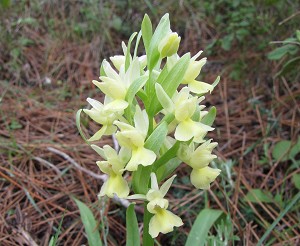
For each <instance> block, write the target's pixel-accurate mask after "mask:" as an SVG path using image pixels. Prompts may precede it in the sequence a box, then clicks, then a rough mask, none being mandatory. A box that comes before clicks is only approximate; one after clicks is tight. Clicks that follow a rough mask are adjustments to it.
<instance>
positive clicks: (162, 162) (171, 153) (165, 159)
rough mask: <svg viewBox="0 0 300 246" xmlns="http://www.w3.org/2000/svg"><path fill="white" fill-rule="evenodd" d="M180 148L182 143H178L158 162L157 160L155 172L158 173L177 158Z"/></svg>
mask: <svg viewBox="0 0 300 246" xmlns="http://www.w3.org/2000/svg"><path fill="white" fill-rule="evenodd" d="M179 146H180V141H177V142H176V143H175V144H174V145H173V146H172V147H171V148H170V149H168V150H167V151H166V153H164V154H163V155H162V156H161V157H160V158H159V159H158V160H156V161H155V162H154V163H153V164H152V165H153V171H156V170H157V169H158V168H160V167H161V166H163V165H166V164H167V163H168V161H170V160H171V159H173V158H174V157H176V156H177V151H178V149H179Z"/></svg>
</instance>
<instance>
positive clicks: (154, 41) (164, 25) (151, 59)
mask: <svg viewBox="0 0 300 246" xmlns="http://www.w3.org/2000/svg"><path fill="white" fill-rule="evenodd" d="M169 31H170V20H169V14H165V15H164V16H163V17H162V18H161V20H160V22H159V23H158V25H157V28H156V29H155V32H154V34H153V36H152V38H151V42H150V44H149V51H148V53H147V64H148V69H149V70H150V71H151V70H152V69H153V68H154V67H155V65H156V64H157V62H158V60H159V58H160V53H159V51H158V44H159V42H160V41H161V40H162V39H163V38H164V37H165V36H166V35H167V33H168V32H169Z"/></svg>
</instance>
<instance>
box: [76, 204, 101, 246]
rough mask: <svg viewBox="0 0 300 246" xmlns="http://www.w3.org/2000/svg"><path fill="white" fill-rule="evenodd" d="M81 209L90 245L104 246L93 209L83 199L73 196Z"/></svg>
mask: <svg viewBox="0 0 300 246" xmlns="http://www.w3.org/2000/svg"><path fill="white" fill-rule="evenodd" d="M73 199H74V201H75V202H76V204H77V207H78V208H79V211H80V217H81V221H82V223H83V225H84V229H85V232H86V234H87V239H88V242H89V246H102V242H101V238H100V234H99V231H98V228H97V222H96V220H95V218H94V216H93V213H92V211H91V210H90V209H89V207H88V206H86V205H85V204H84V203H82V202H81V201H79V200H77V199H75V198H73Z"/></svg>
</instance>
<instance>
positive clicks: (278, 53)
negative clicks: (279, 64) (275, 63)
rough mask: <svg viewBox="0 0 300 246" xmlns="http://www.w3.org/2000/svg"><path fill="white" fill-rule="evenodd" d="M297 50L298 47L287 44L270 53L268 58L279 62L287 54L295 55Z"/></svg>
mask: <svg viewBox="0 0 300 246" xmlns="http://www.w3.org/2000/svg"><path fill="white" fill-rule="evenodd" d="M297 50H298V47H297V46H296V45H293V44H286V45H283V46H281V47H279V48H276V49H275V50H273V51H271V52H270V53H268V55H267V57H268V59H269V60H279V59H281V58H282V57H284V56H285V55H287V54H291V55H293V54H295V52H297Z"/></svg>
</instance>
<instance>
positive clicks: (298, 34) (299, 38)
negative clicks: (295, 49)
mask: <svg viewBox="0 0 300 246" xmlns="http://www.w3.org/2000/svg"><path fill="white" fill-rule="evenodd" d="M296 38H297V39H298V41H299V42H300V30H296Z"/></svg>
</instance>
